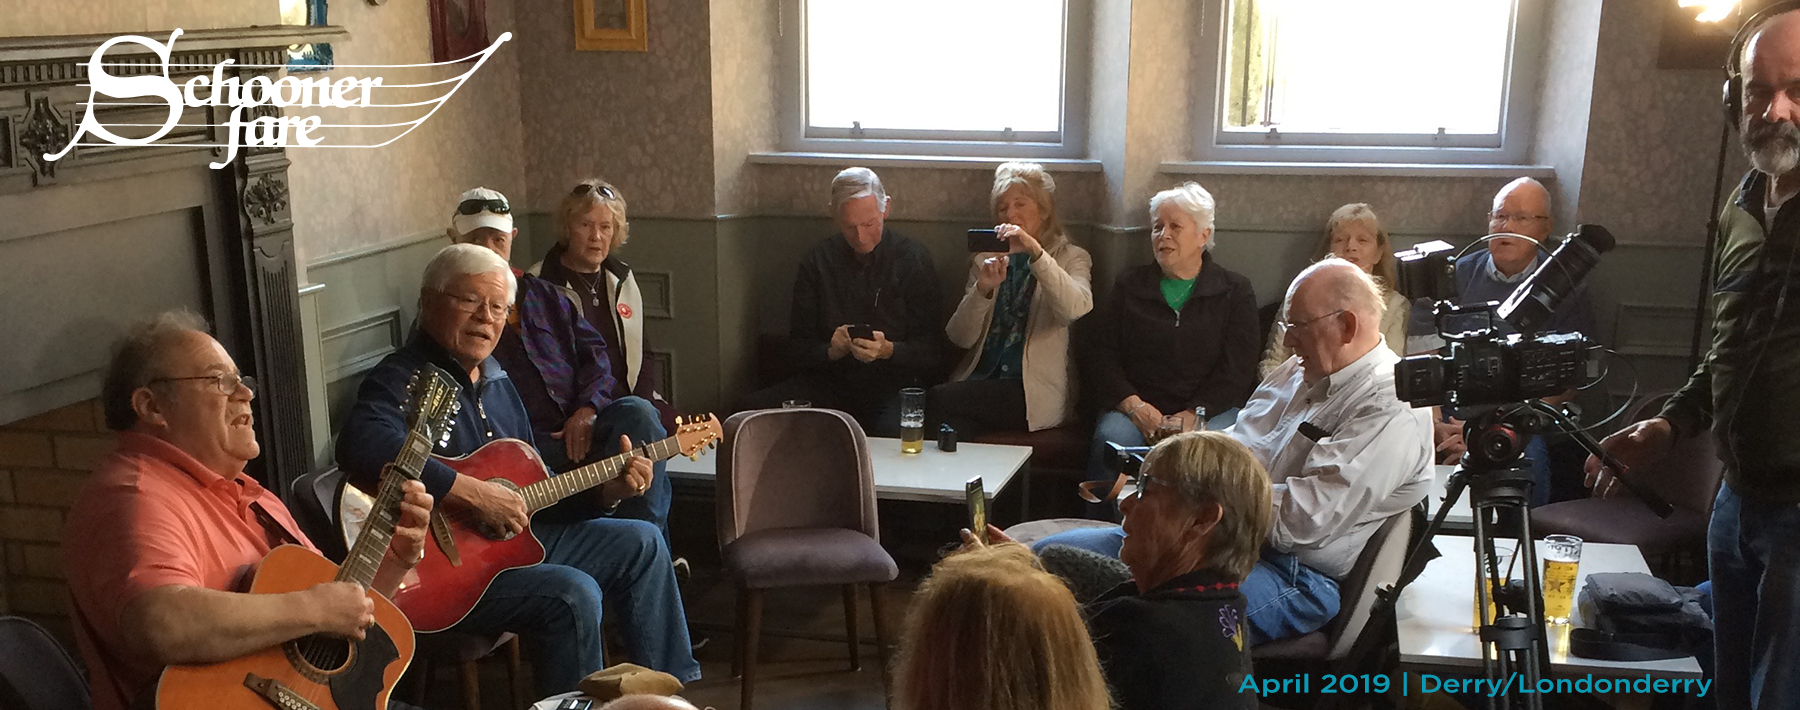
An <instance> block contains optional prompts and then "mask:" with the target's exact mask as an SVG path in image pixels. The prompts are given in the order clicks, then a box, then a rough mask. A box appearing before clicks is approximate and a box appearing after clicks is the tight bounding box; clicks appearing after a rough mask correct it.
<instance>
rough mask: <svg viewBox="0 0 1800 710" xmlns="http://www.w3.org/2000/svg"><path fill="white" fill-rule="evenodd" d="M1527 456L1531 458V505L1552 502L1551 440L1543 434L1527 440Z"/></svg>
mask: <svg viewBox="0 0 1800 710" xmlns="http://www.w3.org/2000/svg"><path fill="white" fill-rule="evenodd" d="M1525 457H1526V458H1528V459H1530V460H1531V507H1533V508H1536V507H1538V506H1541V505H1548V504H1549V503H1550V442H1548V441H1546V440H1545V439H1544V437H1542V436H1534V437H1531V440H1530V441H1527V442H1525Z"/></svg>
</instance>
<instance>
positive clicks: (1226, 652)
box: [1087, 570, 1257, 710]
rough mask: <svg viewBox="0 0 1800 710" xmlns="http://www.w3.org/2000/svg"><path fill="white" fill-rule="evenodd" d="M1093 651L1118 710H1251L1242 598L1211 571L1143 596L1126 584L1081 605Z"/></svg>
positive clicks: (1253, 698)
mask: <svg viewBox="0 0 1800 710" xmlns="http://www.w3.org/2000/svg"><path fill="white" fill-rule="evenodd" d="M1087 609H1088V624H1089V626H1090V627H1091V628H1092V630H1093V633H1094V650H1095V651H1098V652H1099V654H1100V666H1101V669H1102V670H1104V671H1105V673H1106V684H1107V685H1109V686H1111V687H1112V690H1113V698H1114V699H1115V700H1117V701H1118V703H1119V709H1120V710H1222V709H1224V708H1233V709H1244V710H1254V709H1255V708H1256V707H1257V702H1256V699H1257V695H1256V693H1253V692H1249V691H1245V692H1239V689H1240V688H1242V687H1243V682H1244V677H1245V676H1246V675H1248V674H1249V673H1250V653H1249V651H1248V650H1247V649H1246V648H1245V646H1246V644H1247V643H1248V639H1247V638H1245V635H1246V634H1247V627H1246V625H1245V624H1246V621H1245V618H1244V595H1243V594H1241V593H1239V592H1238V585H1237V584H1236V583H1235V582H1232V581H1229V580H1227V579H1226V578H1225V577H1224V576H1223V575H1221V574H1219V573H1217V572H1213V571H1211V570H1200V571H1195V572H1189V573H1187V574H1184V575H1181V576H1179V577H1176V578H1174V579H1171V580H1169V581H1167V582H1164V583H1163V584H1162V585H1161V586H1158V587H1157V588H1155V589H1152V590H1150V591H1148V592H1144V593H1141V594H1140V593H1139V592H1138V588H1137V584H1136V583H1135V582H1126V583H1124V584H1121V585H1119V586H1118V587H1116V588H1114V589H1113V590H1112V591H1110V592H1107V593H1106V594H1103V595H1101V596H1100V598H1099V599H1095V600H1094V601H1093V602H1092V603H1090V604H1089V605H1088V607H1087Z"/></svg>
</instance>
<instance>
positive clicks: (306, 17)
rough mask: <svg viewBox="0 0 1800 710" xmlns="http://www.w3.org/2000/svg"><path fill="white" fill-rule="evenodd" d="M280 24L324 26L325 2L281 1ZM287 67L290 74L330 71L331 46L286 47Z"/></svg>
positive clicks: (308, 0)
mask: <svg viewBox="0 0 1800 710" xmlns="http://www.w3.org/2000/svg"><path fill="white" fill-rule="evenodd" d="M281 24H284V25H309V26H312V27H322V26H324V25H325V0H281ZM287 66H288V71H290V72H297V71H323V70H326V69H330V68H331V66H332V58H331V45H330V44H329V43H319V44H293V45H288V51H287Z"/></svg>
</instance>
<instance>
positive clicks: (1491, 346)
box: [1394, 224, 1614, 407]
mask: <svg viewBox="0 0 1800 710" xmlns="http://www.w3.org/2000/svg"><path fill="white" fill-rule="evenodd" d="M1495 236H1508V235H1495ZM1519 238H1523V237H1519ZM1613 244H1614V240H1613V236H1612V234H1611V233H1609V232H1607V231H1606V228H1605V227H1601V226H1599V225H1592V224H1584V225H1581V226H1580V227H1578V228H1577V229H1576V231H1575V232H1574V233H1573V234H1570V235H1569V237H1568V238H1567V239H1566V240H1564V241H1563V243H1562V246H1560V247H1558V248H1557V250H1556V251H1555V253H1553V254H1551V255H1550V258H1549V259H1546V260H1544V263H1543V264H1540V265H1539V266H1538V269H1537V271H1535V272H1533V273H1532V274H1531V276H1530V277H1529V278H1527V279H1526V280H1525V282H1524V283H1523V284H1520V285H1519V287H1518V288H1517V289H1515V290H1514V291H1513V292H1512V294H1510V295H1508V296H1507V298H1506V300H1505V301H1504V302H1501V303H1498V304H1495V303H1480V304H1472V305H1467V306H1457V305H1454V304H1452V303H1451V299H1453V298H1455V297H1456V296H1457V292H1456V278H1455V277H1456V254H1453V253H1449V252H1450V250H1451V246H1450V245H1449V244H1445V243H1443V242H1437V241H1434V242H1428V243H1425V244H1421V245H1419V246H1417V247H1414V248H1412V249H1408V250H1406V251H1402V252H1397V253H1395V254H1394V260H1395V262H1396V271H1397V278H1398V281H1399V283H1397V284H1395V287H1396V288H1397V289H1398V290H1399V292H1400V294H1401V295H1403V296H1406V297H1407V298H1409V299H1419V298H1426V299H1430V300H1432V301H1434V302H1435V303H1434V304H1433V307H1432V316H1433V319H1434V322H1435V325H1436V329H1437V332H1438V335H1439V336H1440V337H1442V338H1443V339H1444V341H1445V345H1444V347H1443V348H1441V349H1440V350H1439V351H1438V352H1436V353H1431V354H1424V355H1413V356H1411V357H1406V358H1402V359H1401V360H1400V362H1399V363H1398V364H1396V365H1394V389H1395V392H1396V394H1398V395H1399V397H1400V399H1402V400H1405V401H1406V402H1407V403H1409V404H1411V405H1413V406H1415V407H1422V406H1431V405H1450V406H1454V407H1468V406H1481V405H1498V404H1510V403H1514V402H1521V401H1525V400H1530V399H1536V398H1539V397H1546V396H1550V395H1554V394H1558V393H1560V392H1563V391H1566V390H1568V389H1569V388H1571V387H1574V386H1577V385H1582V384H1585V383H1587V382H1590V381H1592V380H1594V379H1595V378H1597V377H1598V376H1599V361H1598V358H1597V357H1596V356H1597V355H1598V353H1599V351H1600V346H1599V344H1598V343H1595V342H1594V341H1592V340H1590V339H1588V338H1587V337H1585V336H1583V335H1582V334H1581V333H1548V334H1537V330H1538V329H1540V328H1542V327H1543V326H1544V324H1545V323H1547V322H1548V321H1549V320H1550V316H1551V314H1553V313H1554V312H1555V310H1556V307H1557V305H1559V304H1560V303H1561V302H1562V301H1563V299H1565V298H1567V297H1568V295H1569V294H1570V293H1571V292H1573V291H1574V290H1575V287H1576V285H1578V284H1579V283H1580V282H1581V280H1582V279H1583V278H1585V277H1586V276H1587V274H1588V272H1590V271H1592V270H1593V268H1594V265H1595V264H1598V263H1599V260H1600V255H1601V254H1603V253H1605V252H1607V251H1610V250H1611V249H1612V248H1613ZM1470 317H1481V318H1483V319H1484V320H1485V324H1483V325H1481V326H1479V327H1476V328H1474V329H1471V330H1460V329H1458V328H1459V326H1455V325H1453V323H1459V322H1466V321H1467V320H1469V318H1470ZM1503 325H1504V326H1510V327H1509V328H1505V327H1502V326H1503ZM1452 330H1456V331H1457V332H1451V331H1452Z"/></svg>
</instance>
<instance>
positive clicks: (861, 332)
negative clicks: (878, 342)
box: [845, 323, 875, 340]
mask: <svg viewBox="0 0 1800 710" xmlns="http://www.w3.org/2000/svg"><path fill="white" fill-rule="evenodd" d="M845 332H846V333H847V334H849V336H850V339H851V340H874V339H875V326H872V325H869V324H867V323H858V324H854V325H851V326H848V327H847V328H846V330H845Z"/></svg>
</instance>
